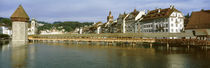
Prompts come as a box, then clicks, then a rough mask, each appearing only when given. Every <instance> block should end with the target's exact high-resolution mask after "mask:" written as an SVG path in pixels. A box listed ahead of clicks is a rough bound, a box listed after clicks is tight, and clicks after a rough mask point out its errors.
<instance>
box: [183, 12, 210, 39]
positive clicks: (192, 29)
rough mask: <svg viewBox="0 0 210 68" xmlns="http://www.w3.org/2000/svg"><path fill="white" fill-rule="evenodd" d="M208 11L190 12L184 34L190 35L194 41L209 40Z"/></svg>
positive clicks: (209, 24) (209, 15)
mask: <svg viewBox="0 0 210 68" xmlns="http://www.w3.org/2000/svg"><path fill="white" fill-rule="evenodd" d="M209 20H210V10H203V9H202V10H201V11H197V12H192V14H191V16H190V18H189V23H188V24H187V27H186V30H185V32H187V33H192V34H193V35H194V36H196V39H200V40H210V21H209Z"/></svg>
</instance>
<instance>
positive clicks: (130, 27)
mask: <svg viewBox="0 0 210 68" xmlns="http://www.w3.org/2000/svg"><path fill="white" fill-rule="evenodd" d="M145 14H146V12H145V11H137V10H136V9H134V11H133V12H131V13H129V14H128V15H127V16H126V17H125V22H123V30H124V31H123V33H135V32H137V30H136V29H137V28H136V25H137V24H136V22H137V21H138V20H139V19H141V18H142V16H143V15H145Z"/></svg>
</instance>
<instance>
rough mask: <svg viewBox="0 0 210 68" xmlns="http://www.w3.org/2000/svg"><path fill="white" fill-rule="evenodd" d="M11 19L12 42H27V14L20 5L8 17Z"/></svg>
mask: <svg viewBox="0 0 210 68" xmlns="http://www.w3.org/2000/svg"><path fill="white" fill-rule="evenodd" d="M10 18H11V20H12V42H24V43H26V42H28V23H27V22H28V21H29V16H28V15H27V13H26V12H25V10H24V9H23V7H22V6H21V5H19V7H18V8H17V9H16V11H15V12H14V13H13V14H12V16H11V17H10Z"/></svg>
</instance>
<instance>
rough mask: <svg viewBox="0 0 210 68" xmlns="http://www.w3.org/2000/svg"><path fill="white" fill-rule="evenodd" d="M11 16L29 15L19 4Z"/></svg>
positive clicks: (22, 16)
mask: <svg viewBox="0 0 210 68" xmlns="http://www.w3.org/2000/svg"><path fill="white" fill-rule="evenodd" d="M12 17H21V18H29V16H28V15H27V13H26V12H25V10H24V9H23V7H22V6H21V5H19V7H18V8H17V9H16V11H15V12H14V13H13V14H12V16H11V18H12Z"/></svg>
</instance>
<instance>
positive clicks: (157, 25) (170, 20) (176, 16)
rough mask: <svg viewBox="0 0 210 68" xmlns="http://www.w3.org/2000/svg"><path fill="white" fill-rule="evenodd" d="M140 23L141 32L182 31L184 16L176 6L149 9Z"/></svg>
mask: <svg viewBox="0 0 210 68" xmlns="http://www.w3.org/2000/svg"><path fill="white" fill-rule="evenodd" d="M140 24H141V32H145V33H156V32H168V33H180V32H182V31H183V29H184V16H183V14H182V13H181V12H180V11H178V10H177V9H176V8H174V6H170V8H166V9H161V8H159V9H156V10H153V11H149V12H148V13H147V15H146V16H144V17H143V20H142V21H140Z"/></svg>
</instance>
